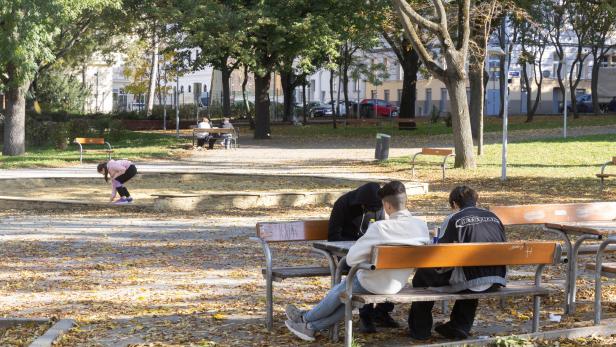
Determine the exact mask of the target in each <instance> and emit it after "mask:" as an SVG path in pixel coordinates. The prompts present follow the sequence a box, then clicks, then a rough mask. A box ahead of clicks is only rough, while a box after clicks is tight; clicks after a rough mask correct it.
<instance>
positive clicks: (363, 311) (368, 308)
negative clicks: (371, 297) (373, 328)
mask: <svg viewBox="0 0 616 347" xmlns="http://www.w3.org/2000/svg"><path fill="white" fill-rule="evenodd" d="M393 310H394V304H392V303H391V302H384V303H381V304H376V306H375V305H373V304H366V305H364V306H363V307H360V308H359V317H360V318H362V319H370V318H376V317H378V316H379V315H383V314H389V313H390V312H391V311H393Z"/></svg>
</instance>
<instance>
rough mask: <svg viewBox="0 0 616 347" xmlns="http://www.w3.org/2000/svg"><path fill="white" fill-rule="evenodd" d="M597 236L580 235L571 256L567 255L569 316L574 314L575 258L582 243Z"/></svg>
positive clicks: (575, 291)
mask: <svg viewBox="0 0 616 347" xmlns="http://www.w3.org/2000/svg"><path fill="white" fill-rule="evenodd" d="M596 239H597V236H594V235H582V236H580V237H579V238H578V239H577V240H576V241H575V244H574V245H573V249H572V251H571V255H570V256H569V255H567V257H568V258H569V276H568V277H569V278H568V279H569V300H568V301H569V311H568V313H569V314H574V313H575V300H576V293H577V258H578V253H579V250H580V247H581V246H582V243H584V241H586V240H596Z"/></svg>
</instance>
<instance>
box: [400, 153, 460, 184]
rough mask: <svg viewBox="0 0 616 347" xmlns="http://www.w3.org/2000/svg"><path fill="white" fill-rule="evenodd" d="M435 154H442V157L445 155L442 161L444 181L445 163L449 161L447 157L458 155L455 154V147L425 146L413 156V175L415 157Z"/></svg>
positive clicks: (413, 171)
mask: <svg viewBox="0 0 616 347" xmlns="http://www.w3.org/2000/svg"><path fill="white" fill-rule="evenodd" d="M420 154H421V155H435V156H441V157H445V158H444V159H443V162H442V163H441V168H442V170H443V181H444V180H445V164H446V163H447V159H448V158H449V157H455V156H456V155H455V154H454V151H453V148H428V147H424V148H422V149H421V151H419V152H417V153H415V155H414V156H413V160H412V161H411V171H412V174H413V177H414V176H415V159H417V156H419V155H420Z"/></svg>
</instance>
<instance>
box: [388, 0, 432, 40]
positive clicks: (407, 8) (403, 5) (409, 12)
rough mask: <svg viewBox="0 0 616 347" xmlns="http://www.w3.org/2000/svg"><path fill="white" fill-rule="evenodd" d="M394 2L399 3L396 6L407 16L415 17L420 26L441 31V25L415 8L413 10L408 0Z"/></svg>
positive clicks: (395, 0) (414, 19)
mask: <svg viewBox="0 0 616 347" xmlns="http://www.w3.org/2000/svg"><path fill="white" fill-rule="evenodd" d="M435 1H436V0H435ZM394 3H395V5H397V6H396V7H397V8H398V11H400V12H402V13H404V14H405V15H406V16H408V17H409V18H411V19H413V21H415V22H416V23H417V24H419V26H422V27H424V28H425V29H427V30H429V31H432V32H435V33H440V32H441V29H442V28H441V26H439V25H438V24H436V23H434V22H432V21H430V20H427V19H425V18H424V17H422V16H421V15H420V14H419V13H417V12H415V10H413V8H412V7H411V5H409V4H408V3H407V2H406V0H394Z"/></svg>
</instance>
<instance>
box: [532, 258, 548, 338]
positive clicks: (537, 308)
mask: <svg viewBox="0 0 616 347" xmlns="http://www.w3.org/2000/svg"><path fill="white" fill-rule="evenodd" d="M544 268H545V265H544V264H542V265H539V266H537V271H536V272H535V286H541V274H542V273H543V269H544ZM540 317H541V297H540V296H539V295H535V296H533V323H532V332H533V333H536V332H537V331H539V319H540Z"/></svg>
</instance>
